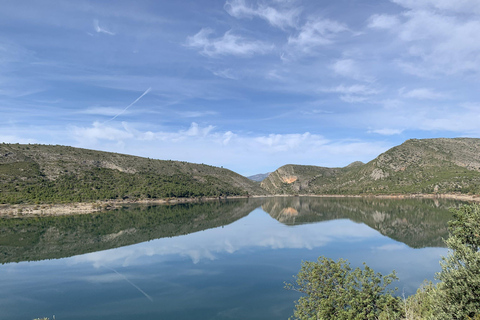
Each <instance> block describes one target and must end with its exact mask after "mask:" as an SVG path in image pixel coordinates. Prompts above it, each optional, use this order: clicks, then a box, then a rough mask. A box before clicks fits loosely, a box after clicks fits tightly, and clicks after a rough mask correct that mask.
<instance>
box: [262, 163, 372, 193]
mask: <svg viewBox="0 0 480 320" xmlns="http://www.w3.org/2000/svg"><path fill="white" fill-rule="evenodd" d="M362 165H363V163H362V162H354V163H352V164H350V165H348V166H346V167H344V168H326V167H317V166H302V165H295V164H287V165H285V166H282V167H280V168H278V169H277V170H276V171H275V172H272V173H271V174H270V175H269V176H268V177H267V178H265V180H263V181H262V183H261V186H262V188H264V189H266V190H268V191H269V192H272V193H274V194H303V193H311V192H312V191H313V190H314V189H316V186H317V184H318V182H319V181H322V182H323V183H330V184H333V183H335V181H337V179H338V177H340V176H342V175H344V174H345V173H347V172H349V171H351V170H354V169H355V168H357V167H359V166H362Z"/></svg>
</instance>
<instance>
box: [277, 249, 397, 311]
mask: <svg viewBox="0 0 480 320" xmlns="http://www.w3.org/2000/svg"><path fill="white" fill-rule="evenodd" d="M394 280H397V277H396V275H395V272H393V273H391V274H389V275H387V276H382V275H381V274H380V273H375V272H374V271H373V270H372V269H371V268H369V267H368V266H367V265H365V264H364V269H363V270H362V269H360V268H356V269H352V268H351V267H350V264H349V263H348V262H347V261H345V260H342V259H340V260H338V261H337V262H335V261H333V260H332V259H329V258H325V257H319V258H318V261H317V262H311V261H305V262H303V263H302V267H301V270H300V272H299V273H298V275H297V276H296V285H295V284H290V283H288V284H286V288H287V289H290V290H295V291H298V292H301V293H303V294H305V296H303V297H301V298H300V299H299V300H298V301H297V304H296V309H295V311H294V317H295V319H340V320H341V319H345V320H346V319H396V318H397V317H398V316H399V315H400V314H401V313H402V309H401V300H400V299H399V298H395V297H394V296H393V295H392V294H393V292H394V290H389V289H387V286H388V285H390V284H391V283H392V282H393V281H394Z"/></svg>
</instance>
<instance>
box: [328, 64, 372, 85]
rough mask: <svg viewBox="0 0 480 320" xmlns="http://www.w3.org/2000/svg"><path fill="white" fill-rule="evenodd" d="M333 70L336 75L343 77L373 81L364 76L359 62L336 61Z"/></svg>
mask: <svg viewBox="0 0 480 320" xmlns="http://www.w3.org/2000/svg"><path fill="white" fill-rule="evenodd" d="M331 69H332V70H333V72H335V74H338V75H340V76H342V77H346V78H351V79H355V80H359V81H367V82H371V81H372V79H371V78H370V77H368V76H366V75H365V74H364V72H362V70H361V69H360V67H359V66H358V64H357V62H356V61H355V60H353V59H339V60H337V61H335V62H334V63H333V64H332V66H331Z"/></svg>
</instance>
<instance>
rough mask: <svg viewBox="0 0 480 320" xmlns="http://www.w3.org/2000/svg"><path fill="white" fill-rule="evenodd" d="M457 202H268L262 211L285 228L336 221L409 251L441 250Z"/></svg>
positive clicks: (299, 199)
mask: <svg viewBox="0 0 480 320" xmlns="http://www.w3.org/2000/svg"><path fill="white" fill-rule="evenodd" d="M458 205H459V202H455V201H451V200H443V199H435V200H432V199H401V200H399V199H375V198H315V197H289V198H270V199H267V200H266V201H265V202H264V203H263V204H262V209H263V210H264V211H265V212H267V213H268V214H270V216H271V217H272V218H274V219H276V220H278V221H279V222H281V223H283V224H285V225H291V226H293V225H299V224H306V223H314V222H321V221H328V220H336V219H349V220H351V221H355V222H358V223H364V224H366V225H368V226H369V227H371V228H373V229H375V230H377V231H379V232H380V233H381V234H383V235H385V236H387V237H389V238H391V239H394V240H396V241H400V242H403V243H405V244H406V245H408V246H409V247H412V248H424V247H445V244H444V242H443V239H446V238H447V237H448V228H447V226H448V224H447V223H448V221H449V220H450V219H451V218H452V214H451V212H450V211H449V209H450V208H451V207H454V206H458Z"/></svg>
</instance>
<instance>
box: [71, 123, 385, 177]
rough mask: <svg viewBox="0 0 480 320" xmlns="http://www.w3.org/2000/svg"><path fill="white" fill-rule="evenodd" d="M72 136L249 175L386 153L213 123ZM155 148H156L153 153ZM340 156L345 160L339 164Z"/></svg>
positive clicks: (98, 129) (97, 126)
mask: <svg viewBox="0 0 480 320" xmlns="http://www.w3.org/2000/svg"><path fill="white" fill-rule="evenodd" d="M70 132H71V134H72V135H73V136H74V137H75V138H76V139H77V141H78V143H79V145H80V146H82V147H88V148H99V149H102V150H109V148H115V149H118V148H120V147H121V148H122V149H123V150H122V152H126V153H133V154H138V155H143V156H149V157H155V158H160V159H177V160H185V161H190V162H198V163H208V164H212V165H217V166H226V167H228V168H230V169H232V170H236V171H237V172H242V173H249V172H248V170H249V168H250V167H251V165H250V164H251V163H258V164H260V166H262V168H264V169H267V170H275V169H276V168H277V167H279V166H281V165H284V164H285V163H304V164H305V163H308V164H317V165H324V166H328V165H331V166H341V165H346V164H348V163H350V162H353V161H356V160H362V161H369V160H371V159H373V158H374V157H375V156H377V155H378V154H379V153H381V152H383V151H385V150H386V147H385V146H383V145H382V144H375V143H366V142H362V141H332V140H330V139H327V138H325V137H323V136H321V135H317V134H311V133H309V132H305V133H292V134H268V135H250V134H244V133H243V134H242V133H239V132H237V133H234V132H232V131H230V130H228V131H220V130H218V129H216V128H215V126H213V125H199V124H197V123H195V122H193V123H192V124H191V125H190V127H189V128H187V129H180V130H177V131H148V130H147V131H146V130H142V129H140V128H136V127H135V126H132V125H130V124H128V123H126V122H123V123H121V124H120V125H119V124H116V125H113V124H112V125H109V124H102V123H99V122H95V123H93V124H92V125H91V126H88V127H78V126H75V127H72V128H71V130H70ZM152 145H155V146H156V148H154V149H152V148H151V146H152ZM248 150H255V152H254V153H251V152H248ZM339 155H342V161H339V160H338V156H339ZM312 159H315V161H313V160H312ZM250 170H251V169H250Z"/></svg>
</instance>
